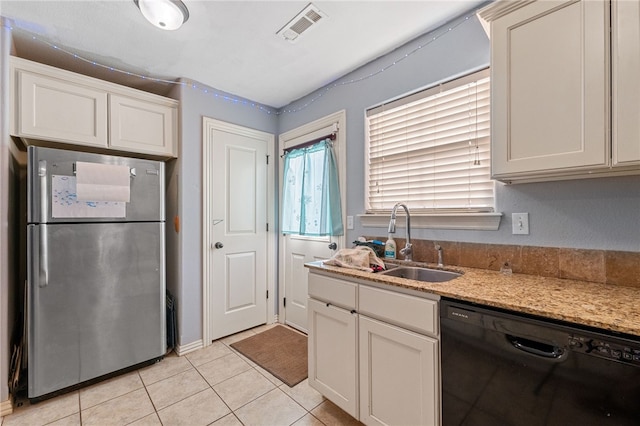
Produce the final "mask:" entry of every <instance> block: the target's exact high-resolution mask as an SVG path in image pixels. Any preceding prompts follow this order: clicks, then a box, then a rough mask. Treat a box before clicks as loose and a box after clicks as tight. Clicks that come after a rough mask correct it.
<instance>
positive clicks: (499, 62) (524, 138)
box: [480, 0, 640, 182]
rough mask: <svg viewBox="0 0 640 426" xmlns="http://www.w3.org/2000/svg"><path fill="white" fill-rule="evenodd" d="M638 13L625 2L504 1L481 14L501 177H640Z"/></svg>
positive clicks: (495, 171) (495, 162)
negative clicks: (487, 34) (487, 35)
mask: <svg viewBox="0 0 640 426" xmlns="http://www.w3.org/2000/svg"><path fill="white" fill-rule="evenodd" d="M612 8H613V15H612V13H611V10H612ZM629 9H634V10H629ZM637 9H638V4H637V2H626V1H623V2H615V1H614V2H613V4H611V3H610V2H609V1H605V0H586V1H578V0H568V1H533V2H531V1H529V2H526V1H525V2H517V3H515V2H510V1H499V2H496V3H494V4H492V5H490V6H488V7H487V8H485V9H483V10H482V11H481V12H480V15H481V16H482V17H483V18H484V19H486V20H487V21H490V23H491V78H492V81H491V87H492V94H491V95H492V100H491V102H492V111H491V113H492V116H491V121H492V123H491V134H492V141H491V150H492V151H491V160H492V176H493V177H494V178H495V179H498V180H503V181H507V182H517V181H543V180H558V179H568V178H580V177H593V176H598V175H603V176H606V175H615V174H629V173H640V170H638V167H637V165H638V164H640V145H639V141H640V138H639V137H640V120H639V118H640V100H639V99H640V96H639V94H640V83H639V82H638V81H637V77H636V78H631V77H632V75H633V76H637V73H638V70H639V64H640V38H639V37H638V31H639V30H638V29H639V27H640V14H639V13H638V10H637ZM621 15H624V19H620V16H621ZM612 16H613V36H612V37H613V38H612V39H611V38H610V31H611V24H610V17H612ZM611 42H613V43H611ZM611 44H613V52H614V54H613V55H612V49H611V47H610V46H611ZM612 69H613V73H612V71H611V70H612ZM611 77H613V79H612V78H611ZM612 80H613V85H612ZM612 98H613V100H611V99H612ZM623 110H624V113H622V114H621V112H622V111H623ZM612 112H613V118H611V117H612ZM612 120H613V124H612ZM612 130H613V131H612ZM612 135H613V136H612ZM633 165H636V167H630V166H633Z"/></svg>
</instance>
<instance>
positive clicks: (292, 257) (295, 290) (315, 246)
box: [279, 111, 347, 333]
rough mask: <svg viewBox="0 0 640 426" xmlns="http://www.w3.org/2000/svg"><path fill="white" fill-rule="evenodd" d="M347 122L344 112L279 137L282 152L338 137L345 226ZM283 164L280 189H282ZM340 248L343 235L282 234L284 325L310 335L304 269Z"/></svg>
mask: <svg viewBox="0 0 640 426" xmlns="http://www.w3.org/2000/svg"><path fill="white" fill-rule="evenodd" d="M345 122H346V116H345V112H344V111H340V112H338V113H335V114H332V115H330V116H327V117H325V118H322V119H320V120H317V121H315V122H313V123H309V124H307V125H305V126H302V127H299V128H297V129H294V130H291V131H289V132H287V133H284V134H282V135H281V136H280V150H284V149H287V148H291V147H295V146H296V145H299V144H301V143H305V142H308V141H310V140H313V139H316V138H320V137H323V136H326V135H328V134H330V133H332V132H333V131H336V134H337V137H336V140H335V141H334V150H335V154H336V161H337V163H338V180H339V182H340V196H341V204H342V212H343V223H345V224H346V220H345V218H344V212H345V211H346V208H347V206H346V198H345V191H346V188H345V183H344V182H345V173H346V167H345V143H346V137H345V136H344V132H343V131H341V130H340V129H344V128H345V127H344V126H345V124H344V123H345ZM282 163H283V162H282V161H281V162H280V186H279V188H282ZM345 230H346V227H345ZM334 244H335V245H334ZM330 246H331V247H330ZM341 247H344V236H339V237H308V236H303V235H282V237H281V239H280V283H281V286H280V294H281V304H280V321H281V322H284V323H285V324H287V325H290V326H291V327H294V328H297V329H299V330H301V331H303V332H305V333H306V332H307V318H308V313H307V293H308V282H307V281H308V269H307V268H305V267H304V264H305V263H307V262H312V261H314V260H322V259H328V258H330V257H331V256H333V254H334V253H335V252H336V250H338V249H339V248H341Z"/></svg>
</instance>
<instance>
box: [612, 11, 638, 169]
mask: <svg viewBox="0 0 640 426" xmlns="http://www.w3.org/2000/svg"><path fill="white" fill-rule="evenodd" d="M611 18H612V23H613V31H612V37H613V40H612V46H613V64H612V69H613V79H612V81H613V94H612V99H613V115H612V116H613V126H612V131H613V136H612V137H613V165H614V167H615V166H631V165H640V78H638V70H639V69H640V3H638V2H637V1H614V2H612V17H611Z"/></svg>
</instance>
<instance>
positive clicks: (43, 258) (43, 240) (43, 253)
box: [38, 225, 49, 287]
mask: <svg viewBox="0 0 640 426" xmlns="http://www.w3.org/2000/svg"><path fill="white" fill-rule="evenodd" d="M47 228H48V227H47V225H42V226H40V279H38V286H39V287H46V286H48V285H49V244H48V243H49V241H48V240H49V239H48V233H49V230H48V229H47Z"/></svg>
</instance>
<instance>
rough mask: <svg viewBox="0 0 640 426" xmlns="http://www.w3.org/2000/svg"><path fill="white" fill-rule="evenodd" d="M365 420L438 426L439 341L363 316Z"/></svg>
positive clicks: (362, 404) (362, 417)
mask: <svg viewBox="0 0 640 426" xmlns="http://www.w3.org/2000/svg"><path fill="white" fill-rule="evenodd" d="M359 336H360V338H359V342H360V343H359V345H360V346H359V353H360V356H359V358H360V420H361V421H362V422H363V423H365V424H367V425H371V424H379V425H437V424H439V419H440V378H439V356H438V350H439V349H438V341H437V340H436V339H432V338H430V337H427V336H422V335H420V334H417V333H413V332H411V331H407V330H404V329H402V328H399V327H395V326H392V325H389V324H385V323H383V322H380V321H376V320H373V319H370V318H367V317H364V316H362V315H361V316H360V322H359Z"/></svg>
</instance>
